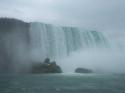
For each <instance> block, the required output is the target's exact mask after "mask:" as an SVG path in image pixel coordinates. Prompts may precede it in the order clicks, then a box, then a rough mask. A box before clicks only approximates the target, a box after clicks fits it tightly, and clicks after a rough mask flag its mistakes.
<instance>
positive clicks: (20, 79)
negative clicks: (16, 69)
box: [0, 74, 125, 93]
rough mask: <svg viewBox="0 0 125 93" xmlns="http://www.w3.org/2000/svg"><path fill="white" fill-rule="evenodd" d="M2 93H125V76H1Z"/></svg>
mask: <svg viewBox="0 0 125 93" xmlns="http://www.w3.org/2000/svg"><path fill="white" fill-rule="evenodd" d="M0 93H125V75H124V74H121V75H118V74H113V75H106V74H105V75H102V74H101V75H100V74H87V75H82V74H48V75H0Z"/></svg>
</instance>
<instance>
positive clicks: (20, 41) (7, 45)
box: [0, 18, 30, 73]
mask: <svg viewBox="0 0 125 93" xmlns="http://www.w3.org/2000/svg"><path fill="white" fill-rule="evenodd" d="M29 26H30V24H29V23H26V22H23V21H20V20H17V19H13V18H0V73H13V72H14V73H15V72H16V71H17V69H16V68H18V64H20V63H23V62H20V59H22V58H21V57H24V56H25V55H24V54H28V52H29V49H30V45H29V44H30V36H29ZM23 55H24V56H23ZM19 56H20V57H19ZM19 58H20V59H19ZM23 61H24V60H23Z"/></svg>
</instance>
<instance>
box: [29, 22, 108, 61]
mask: <svg viewBox="0 0 125 93" xmlns="http://www.w3.org/2000/svg"><path fill="white" fill-rule="evenodd" d="M30 36H31V47H32V54H33V55H37V58H38V57H39V58H40V59H44V58H46V57H48V58H51V59H59V58H62V57H65V56H68V55H70V53H71V52H73V51H77V50H79V49H86V48H106V47H108V46H109V43H108V40H107V38H106V37H105V36H104V35H103V34H102V33H101V32H97V31H87V30H83V29H79V28H75V27H59V26H54V25H51V24H44V23H39V22H34V23H30Z"/></svg>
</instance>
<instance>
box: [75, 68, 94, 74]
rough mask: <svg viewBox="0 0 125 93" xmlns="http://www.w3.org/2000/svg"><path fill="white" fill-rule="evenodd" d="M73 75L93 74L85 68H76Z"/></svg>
mask: <svg viewBox="0 0 125 93" xmlns="http://www.w3.org/2000/svg"><path fill="white" fill-rule="evenodd" d="M75 73H93V71H92V70H91V69H87V68H76V70H75Z"/></svg>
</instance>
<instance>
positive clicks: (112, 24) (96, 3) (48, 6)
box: [0, 0, 125, 31]
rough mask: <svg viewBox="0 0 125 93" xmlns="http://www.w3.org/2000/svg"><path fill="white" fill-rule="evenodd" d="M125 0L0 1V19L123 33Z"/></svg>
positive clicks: (124, 26)
mask: <svg viewBox="0 0 125 93" xmlns="http://www.w3.org/2000/svg"><path fill="white" fill-rule="evenodd" d="M124 9H125V1H124V0H1V1H0V16H1V17H4V16H7V17H15V18H19V19H23V20H25V21H41V22H47V23H52V24H57V25H70V26H78V27H84V28H89V29H98V30H100V31H102V30H104V31H105V30H106V31H107V30H108V31H111V30H112V31H124V30H125V11H124Z"/></svg>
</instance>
